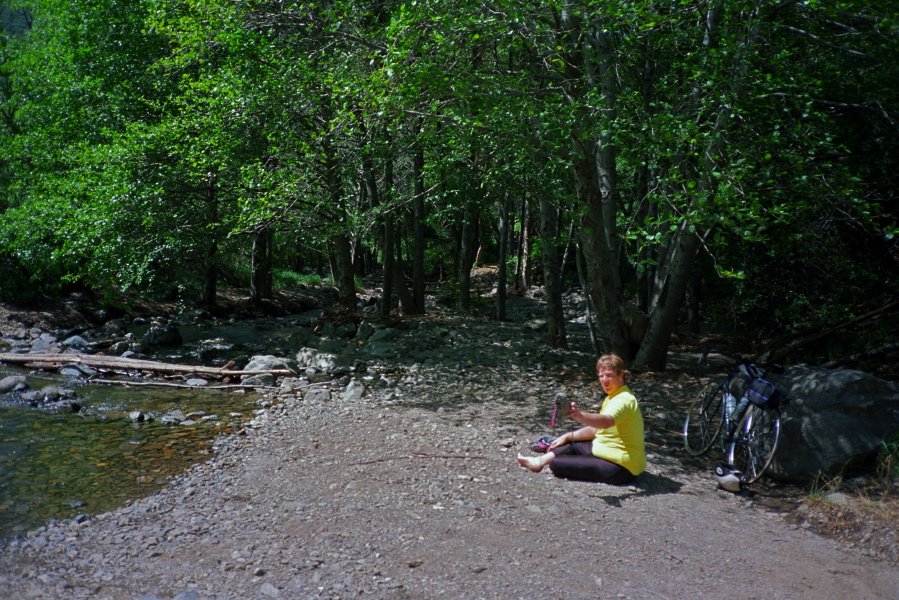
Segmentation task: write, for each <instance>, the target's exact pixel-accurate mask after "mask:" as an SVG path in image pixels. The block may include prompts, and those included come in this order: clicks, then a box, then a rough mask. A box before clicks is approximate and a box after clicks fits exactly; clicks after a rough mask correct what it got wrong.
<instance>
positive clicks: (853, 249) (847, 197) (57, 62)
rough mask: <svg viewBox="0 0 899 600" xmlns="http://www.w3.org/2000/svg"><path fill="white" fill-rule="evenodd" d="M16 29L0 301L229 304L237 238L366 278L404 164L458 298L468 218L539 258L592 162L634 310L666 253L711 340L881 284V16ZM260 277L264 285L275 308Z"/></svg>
mask: <svg viewBox="0 0 899 600" xmlns="http://www.w3.org/2000/svg"><path fill="white" fill-rule="evenodd" d="M35 6H36V8H35V13H34V28H33V29H32V30H31V31H30V32H29V33H28V34H27V35H22V36H20V37H17V38H16V39H15V40H12V41H10V42H9V43H8V44H7V45H6V46H4V47H2V48H0V83H2V84H4V87H3V88H2V90H0V117H2V119H0V210H2V211H3V212H4V219H3V220H2V222H0V241H2V245H0V269H3V270H4V272H5V273H6V274H7V277H6V278H4V279H5V282H4V283H3V284H0V285H2V286H3V287H2V288H0V289H2V293H3V294H4V295H6V296H9V297H11V296H15V295H16V294H17V293H31V294H41V293H48V292H50V291H52V290H54V289H58V287H59V286H60V285H61V284H62V283H66V282H72V283H79V284H83V285H86V286H89V287H93V288H97V289H107V288H109V287H110V286H113V287H114V288H115V289H129V288H131V289H137V290H141V291H145V292H153V293H169V292H171V291H173V290H174V291H178V290H191V291H192V290H195V289H196V288H198V287H199V281H200V275H201V274H202V273H203V272H204V268H205V267H206V266H207V265H209V264H210V263H212V264H217V265H219V266H221V267H223V270H224V271H225V272H228V273H234V274H235V275H234V277H235V279H236V280H237V281H239V282H243V281H246V280H248V273H249V264H248V263H249V254H250V252H249V242H248V240H250V239H253V238H254V237H255V234H256V233H257V232H259V231H273V232H275V236H276V238H277V240H278V241H277V242H276V245H277V247H278V248H279V249H284V248H289V249H291V250H290V252H291V253H295V252H301V250H298V249H303V250H302V252H304V253H306V254H307V255H308V256H311V255H312V254H313V253H318V252H325V251H326V250H325V249H326V248H329V247H330V246H331V245H333V241H334V240H335V238H337V237H340V236H345V237H346V238H348V239H350V240H352V241H353V242H354V243H357V244H358V249H359V250H360V251H362V252H363V253H369V254H375V255H377V254H379V253H380V251H381V245H380V244H381V241H380V231H381V230H382V225H383V223H384V219H385V217H387V216H391V217H393V218H394V219H395V221H396V223H397V235H398V236H399V237H400V239H401V240H403V243H404V244H405V248H406V250H405V252H406V253H408V252H409V246H410V242H409V239H410V238H411V226H410V225H409V223H410V220H411V219H410V215H411V206H412V203H413V202H412V199H413V197H414V195H415V189H416V188H415V183H416V182H415V181H414V177H413V175H412V173H411V170H412V169H411V164H412V160H413V157H418V156H419V155H420V156H422V157H423V158H424V164H423V172H422V173H421V177H422V178H423V182H422V183H423V187H424V189H425V190H426V191H425V199H426V206H427V216H426V225H427V248H426V250H425V261H426V271H427V272H428V273H432V274H436V273H437V272H439V271H440V270H441V269H442V270H443V273H444V275H449V276H450V277H455V276H457V273H456V272H455V271H456V270H457V269H458V259H459V257H458V250H457V248H458V247H459V236H460V235H461V231H462V225H463V223H462V220H463V218H469V219H470V218H471V214H474V215H475V216H477V217H480V226H481V227H482V232H486V233H482V238H485V239H488V240H489V239H492V237H493V229H494V228H495V223H497V221H498V211H497V205H498V203H499V202H500V200H502V201H508V202H509V204H510V206H511V207H512V212H513V215H514V216H513V224H512V229H513V230H514V231H515V232H520V231H522V230H523V229H524V226H525V225H526V223H525V222H524V220H525V219H529V220H530V223H527V225H528V230H529V231H530V232H533V235H532V240H531V241H532V244H531V251H532V253H533V255H532V258H535V259H536V258H539V252H540V249H541V244H542V238H541V237H540V235H541V233H540V232H539V231H535V229H536V227H535V222H536V221H537V220H538V219H537V217H536V216H535V215H534V212H535V210H534V208H533V207H534V206H536V205H537V203H538V201H539V200H540V199H551V201H552V202H554V203H555V204H556V205H558V207H559V210H560V214H561V218H562V222H563V227H562V231H563V232H564V233H563V235H562V236H561V237H565V236H567V235H568V231H569V224H571V223H572V222H573V223H575V224H578V223H579V222H580V221H581V219H583V218H585V217H586V216H587V211H585V209H586V208H587V207H586V206H585V205H584V204H583V198H581V197H579V195H578V194H579V191H578V189H579V188H578V187H577V184H576V181H575V180H573V178H572V175H571V173H572V170H573V166H574V164H575V159H576V158H577V157H579V156H581V155H582V154H583V153H584V152H585V151H587V149H589V148H593V149H596V148H601V149H608V148H612V149H613V150H614V153H613V154H614V166H615V173H614V176H615V177H616V178H617V179H616V185H617V189H616V191H615V194H613V195H612V196H610V197H609V198H607V200H608V202H607V206H611V207H612V210H611V213H612V216H611V217H610V218H609V219H608V220H607V221H606V222H605V225H606V227H607V229H608V233H609V235H611V236H612V238H611V242H610V243H609V244H608V246H609V247H610V248H612V247H614V248H615V249H616V251H620V252H621V255H622V256H623V258H624V260H622V261H620V263H618V264H623V265H625V268H623V269H622V272H623V273H624V275H623V276H622V277H623V278H624V279H627V277H628V276H629V274H632V275H631V276H632V277H633V278H634V279H635V280H636V281H623V282H622V283H623V285H624V286H626V289H628V290H633V291H634V294H638V293H639V294H642V295H643V297H648V292H647V291H646V289H645V288H648V287H649V283H647V282H652V281H666V273H665V269H666V268H667V265H669V264H671V258H672V254H671V252H672V248H673V247H674V246H676V244H677V243H678V242H679V241H680V240H683V239H685V238H689V239H694V240H695V239H700V240H701V243H700V244H699V245H700V251H699V252H700V254H701V257H702V263H701V265H700V267H699V268H697V269H696V270H695V271H696V272H697V273H700V274H701V275H702V276H703V278H704V280H705V282H706V285H705V289H706V294H705V301H704V311H705V313H706V316H707V317H708V318H709V319H712V320H716V321H718V322H727V323H732V324H733V326H734V327H735V328H751V329H752V330H759V331H764V332H772V333H773V332H783V331H799V330H802V329H804V328H806V327H810V326H814V325H815V324H819V323H822V322H827V321H832V320H834V319H835V318H836V317H838V316H841V315H843V314H845V313H847V311H848V312H854V311H860V310H863V309H864V305H865V304H866V303H871V302H877V301H880V300H882V299H883V297H884V293H885V292H884V290H894V289H896V284H897V278H899V276H897V263H896V258H895V257H896V246H895V244H896V238H895V234H896V228H897V225H896V211H897V205H896V199H895V194H894V192H893V190H895V189H896V188H897V186H899V172H897V170H896V169H895V168H894V165H895V164H896V162H897V159H899V156H897V152H899V143H897V140H899V136H897V135H896V133H895V127H894V126H893V124H894V123H895V122H896V116H897V115H896V110H897V109H896V107H897V105H899V85H897V83H896V82H897V81H899V78H897V77H896V66H895V61H894V60H893V58H894V57H895V55H896V50H897V39H899V38H897V35H896V32H897V29H896V27H897V25H896V24H897V22H899V21H897V19H896V8H895V7H893V6H892V5H891V4H889V3H886V2H882V1H881V2H874V3H861V2H855V1H849V2H833V1H829V0H825V1H820V2H808V3H780V4H774V3H758V2H749V1H748V0H735V1H733V2H726V3H718V4H716V5H715V8H717V9H720V15H719V17H720V18H719V19H718V21H717V23H718V24H717V25H716V27H715V29H714V31H708V30H707V28H706V23H705V20H704V19H705V15H706V14H707V13H708V10H709V9H710V8H712V7H711V6H709V5H707V4H705V3H699V2H684V3H680V4H677V5H670V6H668V5H666V6H661V5H659V4H658V3H656V2H650V1H648V0H638V1H636V2H628V3H620V2H610V1H608V0H574V1H572V2H566V3H564V5H563V4H559V3H555V2H538V3H531V4H522V3H521V2H515V1H512V0H497V1H495V2H492V3H490V4H489V6H488V5H485V4H483V3H477V2H469V1H468V0H438V1H435V2H412V3H400V2H377V3H374V4H371V3H369V4H364V3H357V2H354V1H340V2H324V3H311V4H309V3H306V4H302V3H301V4H289V3H288V4H284V5H280V6H279V7H278V9H277V10H273V9H272V7H271V6H269V5H266V4H258V3H234V2H229V1H226V0H204V1H203V2H197V1H195V0H177V1H175V2H169V3H165V4H161V3H157V2H146V3H132V4H127V5H122V4H121V3H118V2H115V1H113V0H101V1H99V2H92V3H83V2H74V1H72V0H46V1H44V0H42V1H41V2H40V3H36V4H35ZM563 7H564V10H562V9H563ZM547 15H555V16H556V17H557V18H547ZM837 16H838V17H839V19H837ZM839 23H845V27H847V28H849V29H847V31H848V30H851V31H852V35H843V33H841V31H842V30H841V27H843V25H839ZM707 32H708V34H709V38H708V39H705V38H704V35H705V34H706V33H707ZM712 34H714V35H712ZM712 38H714V39H712ZM605 41H607V42H608V43H609V45H608V63H605V62H603V61H601V60H600V59H599V58H598V55H599V54H600V52H601V51H604V50H603V48H604V46H603V43H604V42H605ZM606 69H608V71H607V70H606ZM609 72H612V73H614V75H615V76H614V77H613V78H604V74H605V73H609ZM7 84H9V85H7ZM388 165H390V166H391V167H392V170H388V168H387V166H388ZM388 173H392V176H391V178H390V179H389V181H388ZM597 177H598V174H597ZM370 188H371V189H370ZM466 207H473V213H468V212H466V211H465V209H466ZM528 211H530V212H528ZM526 215H527V216H526ZM581 233H586V234H587V235H591V234H593V233H595V230H591V231H581V232H579V231H578V229H577V227H575V228H574V230H573V232H572V234H573V235H574V236H575V237H576V238H577V237H579V235H580V234H581ZM558 241H559V242H561V241H563V240H558ZM485 245H486V247H487V250H488V252H489V251H491V250H492V248H493V242H492V241H487V242H486V243H485ZM309 249H313V250H309ZM283 254H284V253H283V252H282V253H279V252H276V253H275V268H276V270H275V273H274V279H275V284H276V286H289V285H296V283H297V282H300V281H301V279H300V276H298V275H296V274H295V273H291V272H290V271H289V270H287V269H289V268H294V267H293V265H288V264H287V261H286V260H285V259H284V257H283ZM511 260H513V261H514V259H511ZM507 272H508V273H509V277H513V276H514V268H512V265H510V267H509V269H508V270H507ZM0 275H2V274H0ZM13 282H20V283H13ZM638 282H639V285H638ZM357 285H358V284H357ZM14 290H19V291H18V292H16V291H14ZM25 290H27V292H26V291H25ZM608 293H615V291H614V290H609V291H608Z"/></svg>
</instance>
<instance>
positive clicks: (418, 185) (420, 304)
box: [412, 121, 425, 315]
mask: <svg viewBox="0 0 899 600" xmlns="http://www.w3.org/2000/svg"><path fill="white" fill-rule="evenodd" d="M418 130H419V132H420V131H421V121H419V125H418ZM424 167H425V154H424V151H423V150H421V149H418V150H417V151H416V152H415V154H414V156H413V157H412V176H413V179H414V186H415V188H414V193H415V198H414V199H413V201H412V227H413V230H414V234H415V242H414V244H413V246H412V300H413V302H414V304H415V312H416V313H417V314H422V315H423V314H425V181H424Z"/></svg>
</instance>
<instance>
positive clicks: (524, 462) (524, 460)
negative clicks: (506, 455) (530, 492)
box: [518, 454, 543, 473]
mask: <svg viewBox="0 0 899 600" xmlns="http://www.w3.org/2000/svg"><path fill="white" fill-rule="evenodd" d="M518 464H520V465H521V466H522V467H524V468H525V469H529V470H531V471H533V472H534V473H539V472H540V471H542V470H543V465H542V464H541V461H540V459H539V458H536V457H535V458H530V457H527V456H522V455H521V454H519V455H518Z"/></svg>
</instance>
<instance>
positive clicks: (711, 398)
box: [683, 384, 724, 456]
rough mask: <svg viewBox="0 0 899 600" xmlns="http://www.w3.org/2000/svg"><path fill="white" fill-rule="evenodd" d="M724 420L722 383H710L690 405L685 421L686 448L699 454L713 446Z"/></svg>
mask: <svg viewBox="0 0 899 600" xmlns="http://www.w3.org/2000/svg"><path fill="white" fill-rule="evenodd" d="M723 420H724V401H723V393H722V389H721V386H720V385H717V384H709V385H707V386H706V387H705V388H703V390H702V391H701V392H700V393H699V396H697V398H696V400H694V401H693V404H692V405H691V406H690V411H689V412H688V413H687V420H686V421H684V430H683V438H684V448H685V449H686V450H687V452H688V453H689V454H692V455H694V456H697V455H699V454H702V453H703V452H705V451H706V450H708V449H709V448H711V447H712V445H713V444H714V443H715V440H716V439H717V437H718V432H719V431H720V430H721V423H722V422H723Z"/></svg>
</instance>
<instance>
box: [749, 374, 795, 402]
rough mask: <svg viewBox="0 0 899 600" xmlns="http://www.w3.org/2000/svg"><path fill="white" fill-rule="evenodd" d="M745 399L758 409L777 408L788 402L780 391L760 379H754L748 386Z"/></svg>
mask: <svg viewBox="0 0 899 600" xmlns="http://www.w3.org/2000/svg"><path fill="white" fill-rule="evenodd" d="M746 397H747V398H749V401H750V402H752V403H753V404H755V405H756V406H758V407H760V408H777V407H778V406H783V405H784V404H786V403H787V402H789V401H790V400H789V398H787V395H786V393H784V391H783V390H782V389H780V388H779V387H777V386H776V385H774V384H773V383H771V382H770V381H766V380H764V379H762V378H758V379H754V380H753V381H752V383H750V384H749V389H748V390H746Z"/></svg>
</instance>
